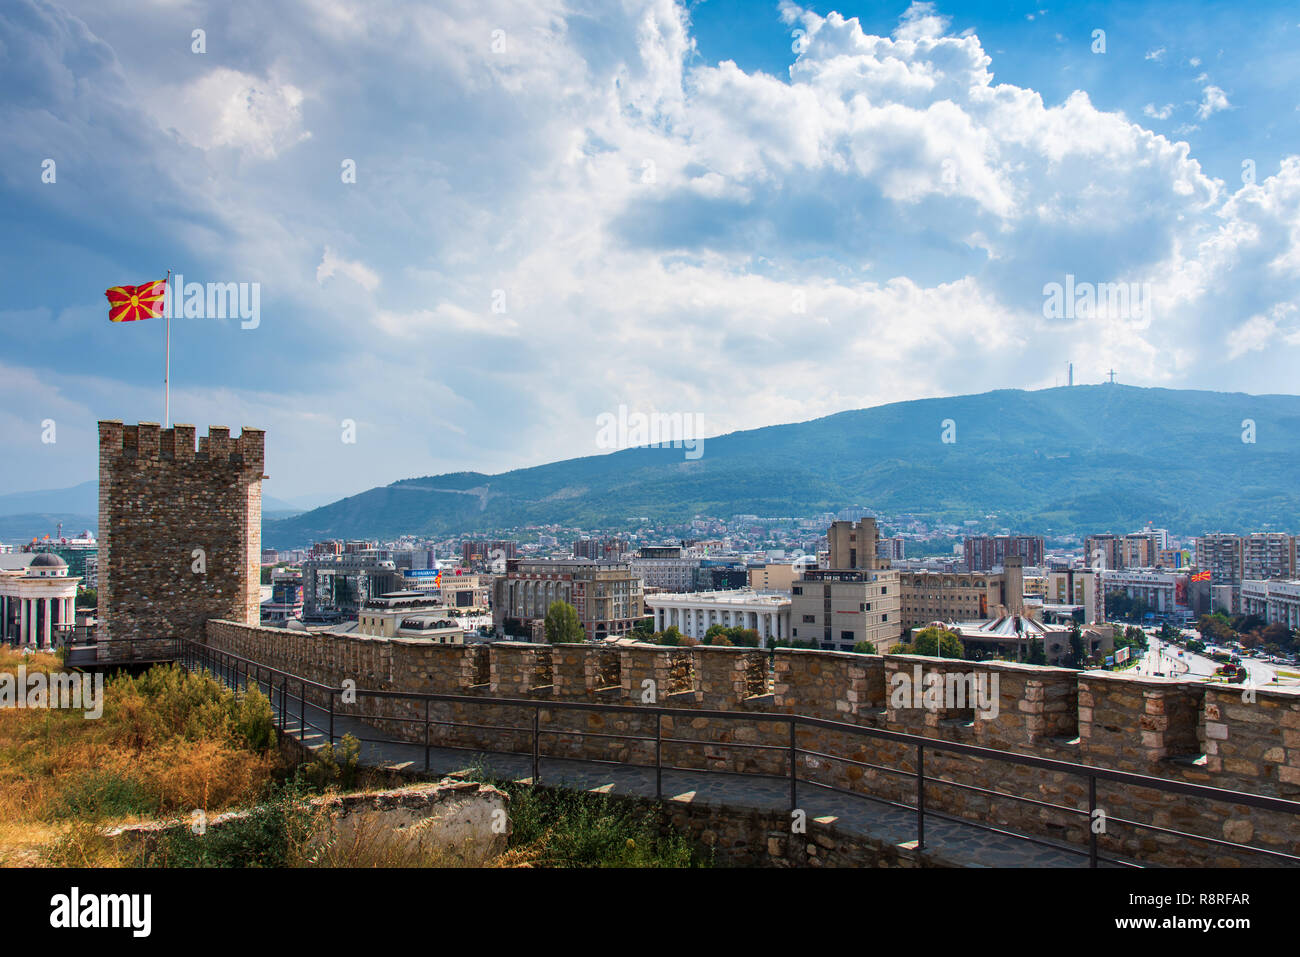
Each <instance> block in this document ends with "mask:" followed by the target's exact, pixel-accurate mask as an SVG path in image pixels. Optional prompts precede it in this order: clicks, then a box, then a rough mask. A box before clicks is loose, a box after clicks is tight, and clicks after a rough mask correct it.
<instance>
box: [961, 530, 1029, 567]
mask: <svg viewBox="0 0 1300 957" xmlns="http://www.w3.org/2000/svg"><path fill="white" fill-rule="evenodd" d="M963 551H964V553H965V557H966V567H967V569H969V570H970V571H973V572H987V571H992V570H993V569H995V568H997V567H999V566H1004V565H1006V560H1007V556H1008V555H1018V556H1020V557H1021V558H1022V559H1024V564H1026V565H1041V564H1043V538H1042V536H1041V535H981V536H977V537H974V538H968V539H966V542H965V546H964V549H963Z"/></svg>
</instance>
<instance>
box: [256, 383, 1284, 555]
mask: <svg viewBox="0 0 1300 957" xmlns="http://www.w3.org/2000/svg"><path fill="white" fill-rule="evenodd" d="M946 420H952V423H953V425H954V426H955V435H952V434H951V430H950V437H952V438H954V439H955V441H953V442H944V441H942V437H943V431H944V428H945V422H946ZM1245 420H1251V421H1253V423H1254V439H1255V441H1254V442H1243V435H1244V434H1246V430H1247V424H1246V423H1245ZM1247 437H1249V436H1248V435H1247ZM1298 474H1300V396H1290V395H1259V396H1253V395H1246V394H1243V393H1219V392H1200V391H1187V390H1171V389H1142V388H1135V387H1131V386H1123V385H1110V384H1107V385H1097V386H1074V387H1065V388H1056V389H1044V390H1041V391H1036V392H1025V391H1021V390H1014V389H1008V390H1000V391H996V392H987V393H983V394H980V395H966V396H956V397H952V398H942V399H920V400H915V401H909V402H896V403H892V404H889V405H882V406H877V407H875V408H871V409H861V410H857V411H852V412H841V413H838V414H836V415H830V416H826V417H825V418H821V419H814V420H812V421H810V422H801V423H797V424H792V425H776V426H769V427H767V428H761V429H752V430H749V431H744V432H733V433H731V434H729V435H725V436H719V437H717V438H711V439H706V440H705V441H704V443H703V455H702V456H701V457H699V458H698V459H696V460H694V461H691V460H687V459H686V458H685V453H684V450H682V449H671V448H638V449H625V450H623V451H620V452H614V453H610V454H607V455H598V456H589V457H586V458H578V459H568V460H566V461H562V462H554V463H551V464H549V465H541V466H537V467H534V468H527V469H517V470H515V471H511V472H504V473H502V474H499V475H484V474H482V473H478V472H457V473H451V474H447V475H438V476H429V477H425V478H414V479H406V480H403V481H399V482H394V483H393V484H392V485H387V486H384V487H382V488H374V489H370V490H369V491H367V492H363V493H361V494H359V495H353V496H350V497H348V498H345V499H342V500H340V501H338V502H334V503H332V504H330V505H326V506H324V507H321V508H317V509H314V510H312V511H309V512H306V513H304V514H302V515H298V516H296V517H294V518H290V519H286V520H283V521H266V522H264V523H263V541H264V543H266V544H267V545H268V547H279V548H287V547H293V546H299V545H303V544H306V543H309V542H311V541H313V540H316V539H322V538H380V539H386V538H391V537H394V536H396V535H398V534H400V533H411V534H427V535H431V536H443V535H450V534H455V533H458V532H474V531H488V530H492V529H505V528H511V527H516V526H521V525H527V524H549V523H558V524H564V525H576V526H579V527H588V528H591V527H610V526H619V525H622V524H624V523H625V522H626V521H627V519H628V518H629V517H630V516H649V517H650V518H651V519H652V520H657V521H670V522H671V521H677V522H685V521H688V520H689V519H690V518H691V517H692V516H695V515H697V514H703V515H714V516H722V517H730V516H732V515H735V514H745V513H751V514H756V515H765V516H779V515H786V516H789V515H811V514H815V513H817V512H823V511H834V510H838V509H840V508H844V507H847V506H852V505H863V506H867V507H870V508H873V509H875V510H877V511H878V512H881V513H883V514H885V515H897V514H899V513H903V512H911V513H916V514H918V515H924V516H929V517H931V518H934V519H947V520H953V521H961V520H964V519H969V518H981V517H983V516H985V515H988V514H996V515H997V516H998V519H997V524H999V525H1002V526H1006V527H1011V528H1015V529H1018V530H1021V531H1025V532H1035V533H1042V534H1048V535H1051V534H1065V533H1082V532H1087V531H1105V530H1107V529H1110V530H1115V531H1130V530H1132V529H1133V528H1135V527H1138V526H1139V525H1141V524H1144V523H1145V522H1147V521H1152V522H1154V523H1155V524H1156V525H1157V526H1159V527H1164V528H1169V529H1170V530H1172V531H1175V532H1179V533H1183V534H1198V533H1202V532H1205V531H1208V530H1222V531H1233V530H1240V531H1248V530H1258V529H1264V528H1274V529H1283V530H1285V529H1295V528H1296V526H1300V489H1298V488H1297V483H1296V477H1297V475H1298ZM1297 530H1300V529H1297Z"/></svg>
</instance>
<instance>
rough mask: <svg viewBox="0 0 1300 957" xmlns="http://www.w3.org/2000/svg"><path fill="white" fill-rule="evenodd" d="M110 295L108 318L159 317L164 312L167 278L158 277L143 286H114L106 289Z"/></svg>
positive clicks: (131, 319) (106, 293)
mask: <svg viewBox="0 0 1300 957" xmlns="http://www.w3.org/2000/svg"><path fill="white" fill-rule="evenodd" d="M104 295H105V296H107V297H108V318H109V319H110V320H112V321H113V322H135V321H136V320H137V319H158V318H161V316H162V314H163V301H164V299H165V297H166V295H167V280H165V279H158V280H155V281H154V282H147V283H145V284H144V285H143V286H114V287H113V288H112V289H107V290H105V291H104Z"/></svg>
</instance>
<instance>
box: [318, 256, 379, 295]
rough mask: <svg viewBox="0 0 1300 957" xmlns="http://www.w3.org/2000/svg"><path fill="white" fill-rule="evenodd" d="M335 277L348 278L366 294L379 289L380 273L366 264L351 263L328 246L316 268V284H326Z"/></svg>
mask: <svg viewBox="0 0 1300 957" xmlns="http://www.w3.org/2000/svg"><path fill="white" fill-rule="evenodd" d="M335 275H339V276H346V277H347V278H349V279H351V280H352V281H353V282H355V283H356V284H357V285H359V286H361V288H363V289H365V290H366V292H374V291H375V290H376V289H378V288H379V273H377V272H375V271H374V270H373V269H371V268H370V267H369V266H366V265H365V264H364V263H361V262H350V261H349V260H346V259H344V258H342V257H341V256H338V255H336V254H335V252H334V250H333V249H331V248H330V247H329V246H326V247H325V254H324V255H323V256H322V257H321V261H320V265H319V266H317V267H316V282H318V283H324V282H325V280H326V279H329V278H331V277H333V276H335Z"/></svg>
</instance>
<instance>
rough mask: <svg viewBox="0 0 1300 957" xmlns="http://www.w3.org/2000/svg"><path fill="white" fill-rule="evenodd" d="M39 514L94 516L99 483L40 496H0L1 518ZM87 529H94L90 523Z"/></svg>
mask: <svg viewBox="0 0 1300 957" xmlns="http://www.w3.org/2000/svg"><path fill="white" fill-rule="evenodd" d="M41 512H70V513H74V514H80V515H95V514H97V513H98V512H99V483H98V482H96V481H94V480H93V479H92V480H91V481H89V482H82V483H81V484H80V485H74V486H72V487H71V488H56V489H46V490H44V491H39V492H11V493H10V494H8V495H0V515H26V514H32V513H41ZM84 527H86V526H83V528H84ZM89 527H90V528H92V529H93V528H94V527H95V522H94V521H93V520H92V521H91V523H90V526H89ZM81 530H82V529H81V528H79V529H77V531H78V532H80V531H81ZM42 534H43V533H42Z"/></svg>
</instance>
